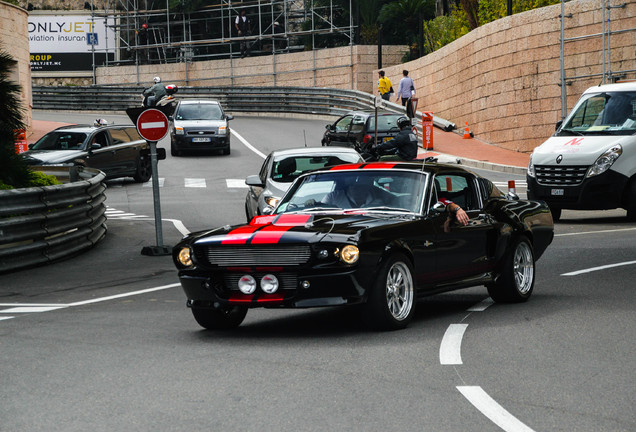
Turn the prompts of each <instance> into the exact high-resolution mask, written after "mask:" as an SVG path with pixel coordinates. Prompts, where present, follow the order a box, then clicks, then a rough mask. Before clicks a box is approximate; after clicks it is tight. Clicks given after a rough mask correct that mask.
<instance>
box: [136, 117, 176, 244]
mask: <svg viewBox="0 0 636 432" xmlns="http://www.w3.org/2000/svg"><path fill="white" fill-rule="evenodd" d="M129 115H130V114H129ZM135 124H136V125H137V131H138V132H139V135H141V137H142V138H143V139H145V140H146V141H148V144H150V163H151V166H152V196H153V202H154V206H155V234H156V238H157V245H156V246H144V247H143V248H142V249H141V254H142V255H150V256H160V255H170V248H169V247H168V246H164V244H163V234H162V225H161V203H160V200H159V176H158V168H157V141H160V140H161V139H163V137H165V136H166V134H167V133H168V117H166V115H165V114H164V113H163V112H161V111H159V110H158V109H154V108H150V109H146V110H144V111H143V112H142V113H141V114H139V117H138V118H137V120H136V122H135Z"/></svg>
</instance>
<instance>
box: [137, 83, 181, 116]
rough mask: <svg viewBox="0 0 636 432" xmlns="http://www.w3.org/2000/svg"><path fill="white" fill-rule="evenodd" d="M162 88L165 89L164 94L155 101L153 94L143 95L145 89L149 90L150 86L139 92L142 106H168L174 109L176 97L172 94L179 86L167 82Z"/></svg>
mask: <svg viewBox="0 0 636 432" xmlns="http://www.w3.org/2000/svg"><path fill="white" fill-rule="evenodd" d="M164 88H165V89H166V95H165V96H163V97H162V98H161V99H159V100H158V101H155V97H154V96H153V95H149V96H145V93H146V91H147V90H149V89H150V87H148V88H147V89H145V90H144V91H143V93H142V94H141V98H142V105H143V106H144V107H155V106H169V107H171V108H172V111H174V110H175V108H176V107H177V99H176V98H175V97H174V95H175V93H177V92H178V91H179V87H177V86H176V85H175V84H168V85H167V86H165V87H164Z"/></svg>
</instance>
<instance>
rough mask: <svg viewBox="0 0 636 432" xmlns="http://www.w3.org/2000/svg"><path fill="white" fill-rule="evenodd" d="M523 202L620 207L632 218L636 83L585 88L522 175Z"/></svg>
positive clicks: (555, 209) (556, 207) (555, 213)
mask: <svg viewBox="0 0 636 432" xmlns="http://www.w3.org/2000/svg"><path fill="white" fill-rule="evenodd" d="M526 177H527V181H528V198H529V199H534V200H543V201H546V202H547V203H548V205H549V206H550V209H551V210H552V217H553V219H554V220H558V219H559V218H560V217H561V210H562V209H573V210H608V209H615V208H623V209H625V210H627V217H628V219H629V220H632V221H635V220H636V82H625V83H617V84H607V85H601V86H597V87H591V88H589V89H587V90H586V91H585V92H584V93H583V95H582V96H581V98H580V99H579V101H578V102H577V103H576V105H575V106H574V108H573V109H572V112H571V113H570V114H569V115H568V116H567V117H566V118H565V120H564V121H563V122H562V123H557V130H556V132H555V133H554V135H553V136H552V137H550V138H549V139H548V140H547V141H546V142H544V143H543V144H541V145H540V146H539V147H537V148H535V149H534V151H533V153H532V155H531V156H530V163H529V165H528V172H527V176H526Z"/></svg>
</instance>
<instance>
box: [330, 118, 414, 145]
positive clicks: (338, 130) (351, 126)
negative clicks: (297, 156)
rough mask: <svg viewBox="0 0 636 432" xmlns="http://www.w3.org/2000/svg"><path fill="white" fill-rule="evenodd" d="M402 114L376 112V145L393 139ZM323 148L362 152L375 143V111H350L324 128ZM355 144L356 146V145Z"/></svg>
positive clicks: (397, 130)
mask: <svg viewBox="0 0 636 432" xmlns="http://www.w3.org/2000/svg"><path fill="white" fill-rule="evenodd" d="M400 118H407V117H406V116H405V115H403V114H395V113H391V112H386V111H380V112H378V143H381V142H384V141H388V140H390V139H393V138H395V136H396V135H397V134H398V132H399V131H400V129H399V128H398V126H397V121H398V120H399V119H400ZM326 129H327V130H326V131H325V134H324V135H323V137H322V145H323V146H334V145H335V146H347V147H357V148H358V150H364V149H365V148H366V147H367V145H371V144H373V143H374V142H375V129H376V128H375V111H352V112H349V113H347V114H345V115H344V116H342V117H340V118H339V119H338V120H336V121H335V122H334V123H332V124H328V125H327V126H326ZM356 144H357V145H356Z"/></svg>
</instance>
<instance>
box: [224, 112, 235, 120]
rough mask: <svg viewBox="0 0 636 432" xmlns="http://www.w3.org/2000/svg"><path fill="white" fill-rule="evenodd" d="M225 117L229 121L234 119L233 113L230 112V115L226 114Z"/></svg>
mask: <svg viewBox="0 0 636 432" xmlns="http://www.w3.org/2000/svg"><path fill="white" fill-rule="evenodd" d="M225 119H226V120H227V121H230V120H234V116H233V115H232V114H228V115H226V116H225Z"/></svg>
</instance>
